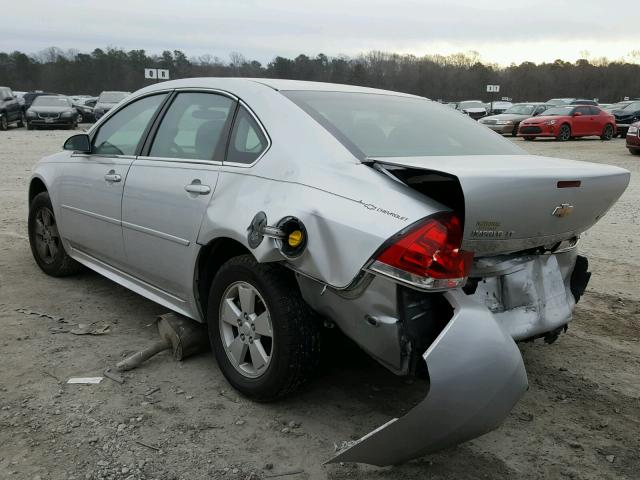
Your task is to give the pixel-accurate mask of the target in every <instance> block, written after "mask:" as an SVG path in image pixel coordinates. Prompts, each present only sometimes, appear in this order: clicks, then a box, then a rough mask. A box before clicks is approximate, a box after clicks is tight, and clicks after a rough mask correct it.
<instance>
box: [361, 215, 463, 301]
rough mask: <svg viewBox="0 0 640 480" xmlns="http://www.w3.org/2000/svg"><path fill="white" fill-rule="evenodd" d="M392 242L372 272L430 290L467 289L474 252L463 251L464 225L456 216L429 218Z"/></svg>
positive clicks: (375, 263)
mask: <svg viewBox="0 0 640 480" xmlns="http://www.w3.org/2000/svg"><path fill="white" fill-rule="evenodd" d="M391 242H392V243H390V244H389V245H386V246H385V247H384V248H383V249H382V251H381V252H380V253H379V254H378V255H377V256H376V257H375V259H374V261H373V262H372V263H371V265H370V266H369V269H370V270H372V271H374V272H376V273H380V274H382V275H386V276H389V277H391V278H393V279H395V280H398V281H400V282H402V283H407V284H409V285H411V286H414V287H418V288H422V289H428V290H445V289H450V288H457V287H460V286H463V285H464V284H465V282H466V280H467V277H468V276H469V272H470V271H471V266H472V263H473V252H468V251H465V250H461V249H460V246H461V244H462V224H461V222H460V219H459V218H458V217H457V216H456V215H455V214H453V213H441V214H437V215H433V216H431V217H428V218H426V219H425V220H424V221H422V222H420V223H419V224H417V225H416V226H415V227H413V228H411V229H410V230H408V231H407V232H404V233H402V234H400V236H399V237H397V238H393V239H391Z"/></svg>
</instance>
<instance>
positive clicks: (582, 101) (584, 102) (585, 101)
mask: <svg viewBox="0 0 640 480" xmlns="http://www.w3.org/2000/svg"><path fill="white" fill-rule="evenodd" d="M569 105H594V106H596V107H597V106H598V102H596V101H595V100H588V99H581V98H579V99H576V100H574V101H572V102H571V103H569Z"/></svg>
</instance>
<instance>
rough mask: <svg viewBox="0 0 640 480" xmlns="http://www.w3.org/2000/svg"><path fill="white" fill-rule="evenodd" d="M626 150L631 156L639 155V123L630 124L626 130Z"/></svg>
mask: <svg viewBox="0 0 640 480" xmlns="http://www.w3.org/2000/svg"><path fill="white" fill-rule="evenodd" d="M625 138H626V139H627V148H628V149H629V152H631V153H632V154H633V155H640V122H636V123H632V124H631V125H630V126H629V130H627V136H626V137H625Z"/></svg>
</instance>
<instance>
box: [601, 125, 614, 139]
mask: <svg viewBox="0 0 640 480" xmlns="http://www.w3.org/2000/svg"><path fill="white" fill-rule="evenodd" d="M600 138H601V139H602V140H611V139H612V138H613V125H611V124H610V123H608V124H607V125H605V126H604V130H603V131H602V135H600Z"/></svg>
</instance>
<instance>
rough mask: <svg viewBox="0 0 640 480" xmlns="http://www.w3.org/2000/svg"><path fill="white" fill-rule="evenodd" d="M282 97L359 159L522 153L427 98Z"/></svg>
mask: <svg viewBox="0 0 640 480" xmlns="http://www.w3.org/2000/svg"><path fill="white" fill-rule="evenodd" d="M281 93H282V94H283V95H285V96H286V97H288V98H289V99H290V100H292V101H293V102H294V103H295V104H296V105H298V106H299V107H300V108H302V109H303V110H304V111H305V112H307V113H308V114H309V115H311V117H313V118H314V119H315V120H316V121H317V122H318V123H320V125H322V126H323V127H324V128H326V129H327V130H328V131H329V132H330V133H331V134H332V135H333V136H335V137H336V139H338V140H339V141H340V142H341V143H342V144H343V145H344V146H345V147H347V148H348V149H349V150H350V151H351V152H352V153H353V154H354V155H356V156H357V157H358V158H360V159H364V158H366V157H419V156H436V155H519V154H522V153H523V151H522V150H521V149H520V148H519V147H517V146H515V145H514V144H513V143H511V142H510V141H509V140H505V139H504V138H502V137H500V136H498V135H496V134H495V133H494V132H492V131H491V130H489V129H488V128H485V127H484V126H482V125H479V124H478V123H477V122H475V121H474V120H471V119H470V118H468V117H467V116H466V115H462V114H461V113H460V112H458V111H456V110H452V109H451V108H448V107H446V106H443V105H440V104H438V103H436V102H432V101H430V100H427V99H425V98H415V97H401V96H392V95H379V94H373V93H351V92H317V91H285V92H281Z"/></svg>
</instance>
